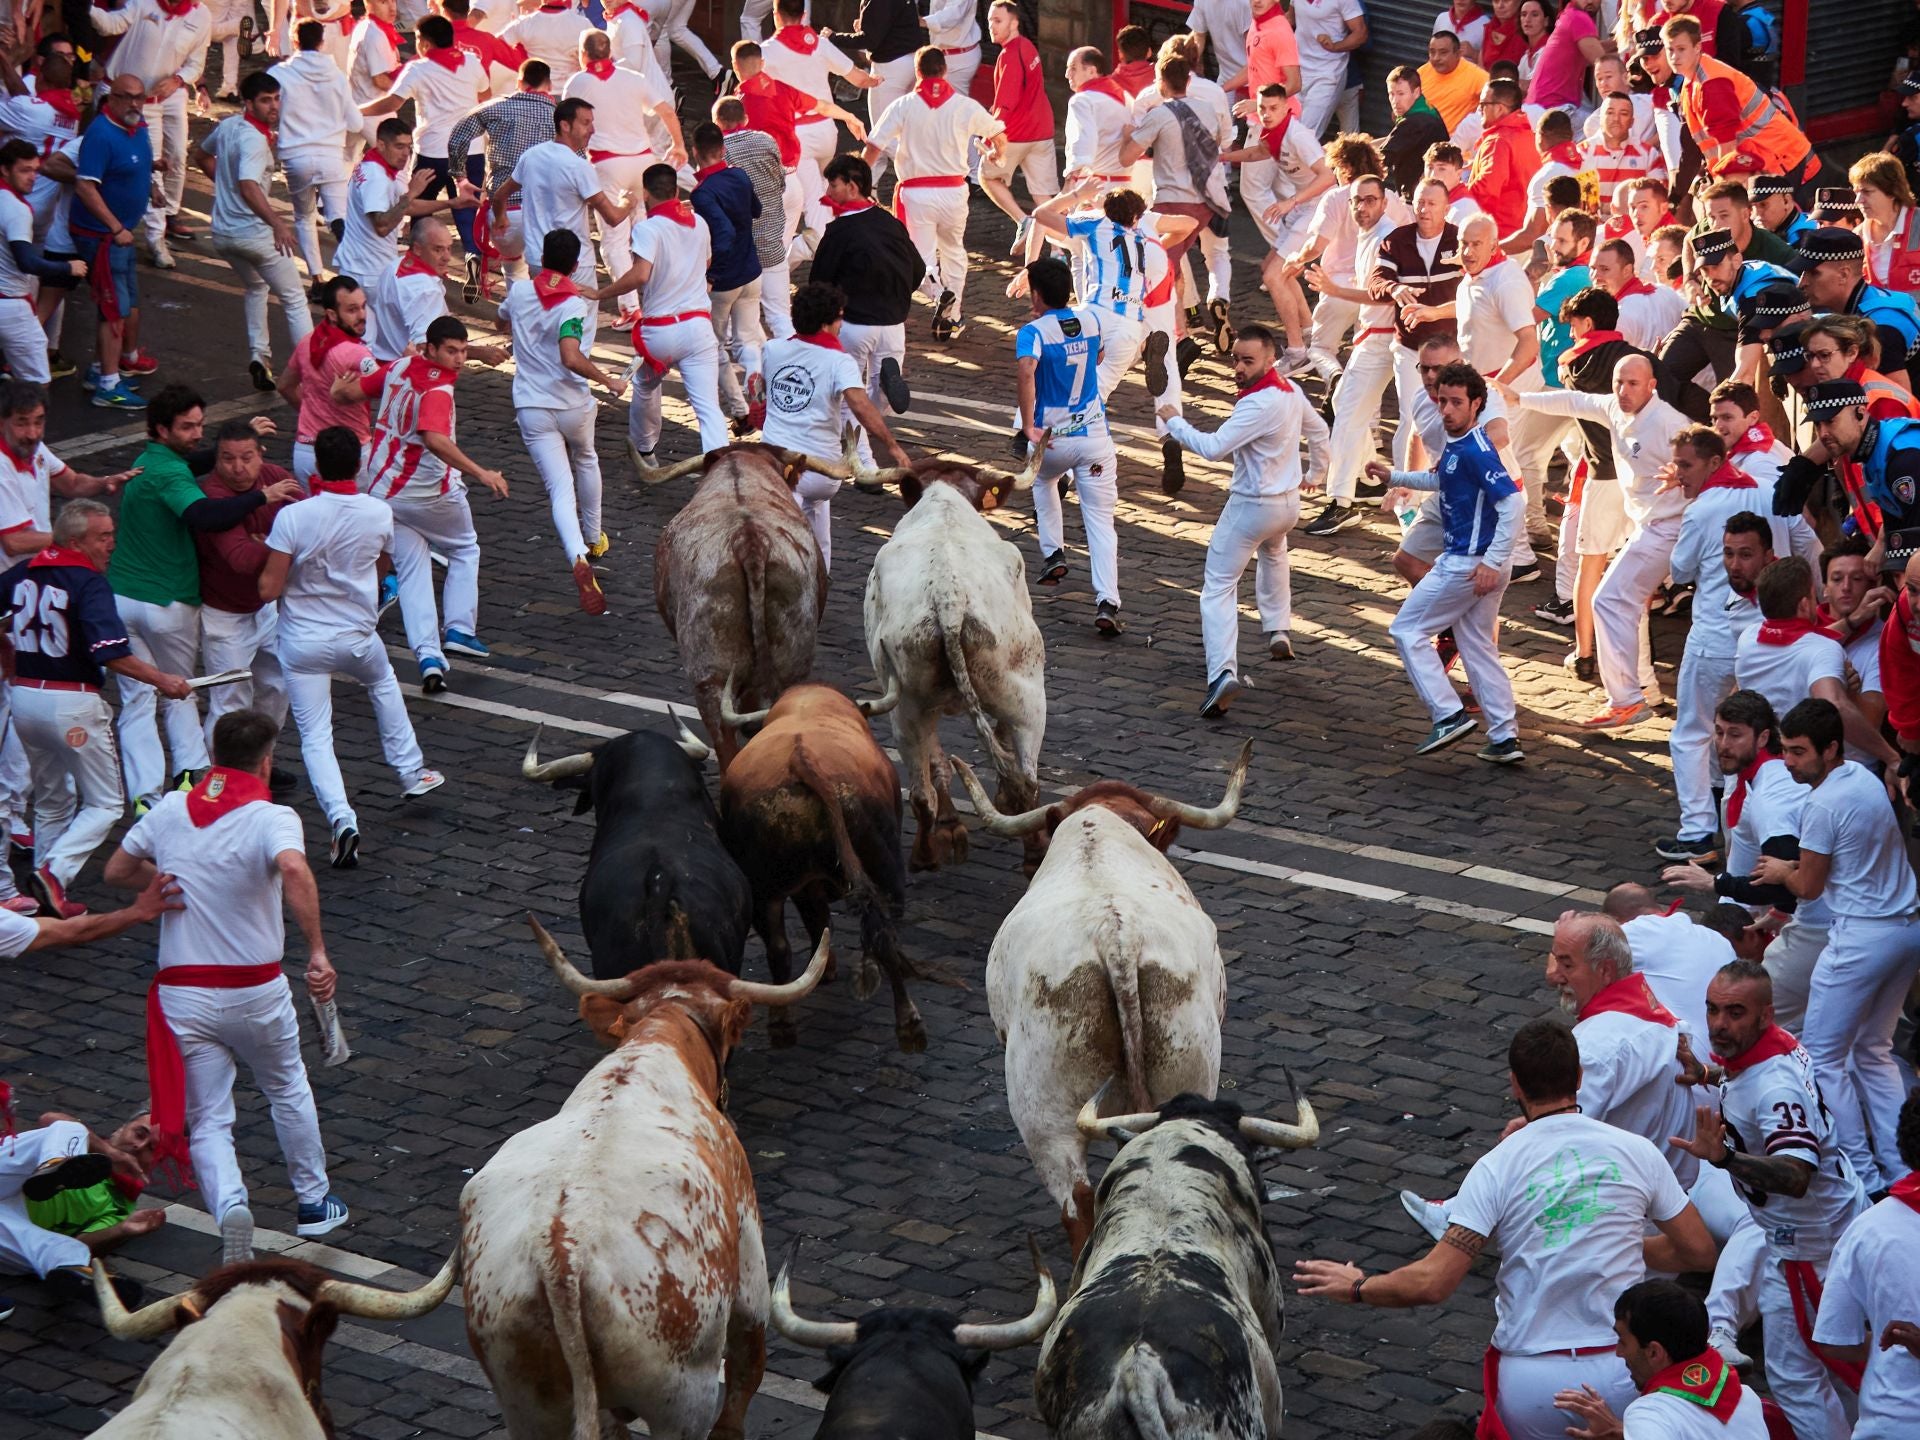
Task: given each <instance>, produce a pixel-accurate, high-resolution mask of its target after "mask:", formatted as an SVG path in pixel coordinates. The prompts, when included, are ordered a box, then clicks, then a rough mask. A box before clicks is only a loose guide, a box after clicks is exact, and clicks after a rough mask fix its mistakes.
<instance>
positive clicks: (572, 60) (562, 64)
mask: <svg viewBox="0 0 1920 1440" xmlns="http://www.w3.org/2000/svg"><path fill="white" fill-rule="evenodd" d="M593 28H594V25H593V22H592V21H591V20H589V19H588V18H587V17H586V16H585V15H583V14H581V13H580V11H578V10H575V9H573V8H572V7H571V6H569V7H567V8H564V9H559V10H548V9H546V8H544V7H542V8H541V9H538V10H529V11H528V12H527V13H526V14H524V15H522V16H521V17H520V18H519V19H517V20H514V21H512V22H511V23H509V24H507V25H503V26H502V27H501V28H500V31H499V34H500V38H501V39H502V40H504V41H506V42H507V43H508V44H509V45H518V46H520V47H521V48H522V49H523V50H525V51H526V52H527V58H528V59H530V60H544V61H546V62H547V68H548V69H549V70H551V71H552V72H553V88H554V89H555V90H560V89H562V88H564V87H565V85H566V83H567V81H569V80H571V79H572V78H573V77H574V76H575V75H576V74H578V73H579V70H580V37H581V36H582V35H584V34H586V33H587V31H589V30H591V29H593ZM595 118H596V119H597V118H598V117H597V116H596V117H595Z"/></svg>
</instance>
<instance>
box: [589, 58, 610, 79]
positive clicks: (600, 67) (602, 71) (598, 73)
mask: <svg viewBox="0 0 1920 1440" xmlns="http://www.w3.org/2000/svg"><path fill="white" fill-rule="evenodd" d="M587 73H588V74H589V75H591V76H593V78H594V79H596V80H611V79H612V78H613V61H611V60H589V61H588V62H587Z"/></svg>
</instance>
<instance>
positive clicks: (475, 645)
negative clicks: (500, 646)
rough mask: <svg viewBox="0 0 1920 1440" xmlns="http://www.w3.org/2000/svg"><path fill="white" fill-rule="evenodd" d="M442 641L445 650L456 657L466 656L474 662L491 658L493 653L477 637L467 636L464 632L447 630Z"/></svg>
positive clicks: (485, 643) (484, 642)
mask: <svg viewBox="0 0 1920 1440" xmlns="http://www.w3.org/2000/svg"><path fill="white" fill-rule="evenodd" d="M442 639H443V643H445V645H446V647H447V649H449V650H451V651H452V652H453V653H454V654H456V655H467V656H470V657H472V658H473V659H475V660H491V659H492V658H493V652H492V651H491V650H489V649H488V648H487V642H486V641H484V640H482V639H481V638H480V637H479V636H478V635H469V634H468V633H467V632H466V631H464V630H449V631H447V633H446V635H445V636H444V637H442Z"/></svg>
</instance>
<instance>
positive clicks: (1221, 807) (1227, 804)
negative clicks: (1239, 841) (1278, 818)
mask: <svg viewBox="0 0 1920 1440" xmlns="http://www.w3.org/2000/svg"><path fill="white" fill-rule="evenodd" d="M1252 755H1253V741H1251V740H1249V741H1247V743H1246V744H1244V745H1242V746H1241V747H1240V758H1239V759H1238V760H1237V761H1235V762H1234V766H1233V774H1231V775H1230V776H1228V777H1227V793H1226V794H1225V795H1223V796H1221V798H1220V803H1219V804H1218V805H1215V806H1214V807H1213V808H1212V809H1208V810H1203V809H1202V808H1201V807H1200V806H1198V805H1187V804H1183V803H1182V802H1180V801H1178V800H1169V799H1167V798H1166V796H1164V795H1156V796H1154V797H1153V799H1152V800H1151V801H1149V802H1148V805H1147V809H1148V810H1149V811H1150V812H1151V813H1152V814H1154V815H1156V816H1158V817H1159V818H1160V819H1162V820H1178V821H1179V822H1180V823H1181V824H1182V825H1190V826H1192V827H1193V828H1194V829H1195V830H1219V829H1222V828H1223V827H1225V826H1226V825H1227V824H1229V823H1230V822H1231V821H1232V820H1233V817H1234V816H1235V815H1236V814H1238V813H1239V811H1240V792H1241V791H1242V790H1243V789H1245V788H1246V784H1247V761H1248V760H1249V759H1250V758H1251V757H1252Z"/></svg>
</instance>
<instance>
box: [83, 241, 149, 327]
mask: <svg viewBox="0 0 1920 1440" xmlns="http://www.w3.org/2000/svg"><path fill="white" fill-rule="evenodd" d="M102 238H104V237H95V236H92V235H88V234H87V233H86V232H84V231H82V232H81V233H80V234H78V235H76V236H75V237H74V239H75V240H76V241H77V242H78V243H80V244H82V245H86V246H87V247H89V251H88V253H87V254H84V255H82V256H81V257H80V258H81V259H82V260H85V261H86V262H87V265H88V267H89V269H88V283H89V284H92V283H93V278H94V277H93V273H92V266H93V263H94V259H93V257H94V256H96V255H98V254H99V253H100V251H99V242H100V239H102ZM106 250H107V274H108V276H109V278H110V279H111V280H112V281H113V299H114V303H115V304H116V305H117V306H119V309H120V318H122V319H125V318H126V317H127V316H129V315H131V314H132V313H133V312H134V311H135V310H136V309H137V308H138V307H139V304H140V270H139V257H138V256H136V255H135V254H134V253H133V252H134V247H133V246H131V245H115V244H113V243H111V242H109V243H108V244H107V247H106Z"/></svg>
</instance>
